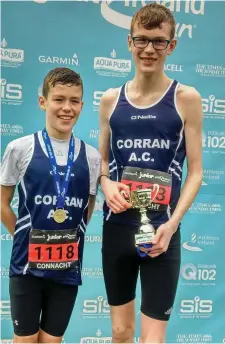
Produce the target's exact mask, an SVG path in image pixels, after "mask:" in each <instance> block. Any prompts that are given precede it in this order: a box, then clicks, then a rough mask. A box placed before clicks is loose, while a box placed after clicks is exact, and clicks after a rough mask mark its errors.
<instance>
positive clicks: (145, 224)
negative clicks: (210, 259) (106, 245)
mask: <svg viewBox="0 0 225 344" xmlns="http://www.w3.org/2000/svg"><path fill="white" fill-rule="evenodd" d="M158 192H159V185H158V184H154V185H153V189H141V190H135V191H131V192H130V193H129V196H128V199H127V198H126V201H127V202H128V203H130V204H131V205H132V207H133V208H135V209H139V212H140V215H141V220H140V222H141V226H140V227H139V230H138V234H135V246H136V247H137V248H138V253H139V255H140V256H142V257H144V256H147V253H146V252H144V251H142V249H143V248H144V249H148V248H151V247H152V244H151V242H152V239H153V237H154V235H155V229H154V227H153V225H152V224H151V223H150V222H151V221H150V219H149V218H148V217H147V209H148V207H150V206H151V203H152V202H153V201H154V199H155V198H156V196H157V194H158ZM153 193H154V197H153ZM122 194H124V192H123V191H122Z"/></svg>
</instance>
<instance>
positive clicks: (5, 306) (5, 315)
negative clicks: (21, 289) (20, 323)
mask: <svg viewBox="0 0 225 344" xmlns="http://www.w3.org/2000/svg"><path fill="white" fill-rule="evenodd" d="M0 317H1V320H11V307H10V301H9V300H0Z"/></svg>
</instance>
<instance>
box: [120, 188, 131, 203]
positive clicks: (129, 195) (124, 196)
mask: <svg viewBox="0 0 225 344" xmlns="http://www.w3.org/2000/svg"><path fill="white" fill-rule="evenodd" d="M120 194H121V196H123V198H124V199H125V201H127V203H130V204H131V205H132V201H131V194H130V193H129V194H128V196H127V194H126V192H125V191H124V190H122V191H120Z"/></svg>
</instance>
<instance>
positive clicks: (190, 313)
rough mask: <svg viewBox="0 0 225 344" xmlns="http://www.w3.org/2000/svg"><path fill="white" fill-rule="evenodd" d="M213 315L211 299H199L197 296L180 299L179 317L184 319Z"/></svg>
mask: <svg viewBox="0 0 225 344" xmlns="http://www.w3.org/2000/svg"><path fill="white" fill-rule="evenodd" d="M212 315H213V301H212V300H201V299H200V297H199V296H195V298H194V299H190V300H181V303H180V313H179V316H180V318H183V319H184V318H186V319H194V318H196V319H200V318H202V319H209V318H211V316H212Z"/></svg>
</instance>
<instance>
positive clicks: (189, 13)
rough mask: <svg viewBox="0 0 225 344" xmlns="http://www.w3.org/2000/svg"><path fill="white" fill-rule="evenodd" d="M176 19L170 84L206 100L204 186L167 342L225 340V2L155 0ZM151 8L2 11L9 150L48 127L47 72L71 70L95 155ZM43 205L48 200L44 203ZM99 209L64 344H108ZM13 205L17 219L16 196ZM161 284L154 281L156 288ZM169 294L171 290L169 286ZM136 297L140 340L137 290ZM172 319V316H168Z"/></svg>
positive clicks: (5, 238)
mask: <svg viewBox="0 0 225 344" xmlns="http://www.w3.org/2000/svg"><path fill="white" fill-rule="evenodd" d="M157 2H158V3H161V4H165V5H166V6H167V7H169V8H170V9H171V11H172V12H173V13H174V15H175V17H176V21H177V25H176V37H177V39H178V45H177V48H176V51H175V52H174V53H173V54H172V56H170V57H169V58H168V60H167V63H166V65H165V70H166V72H167V74H168V76H169V77H171V78H173V79H177V80H179V81H180V82H181V83H184V84H188V85H192V86H194V87H196V88H197V90H198V91H199V92H200V93H201V95H202V102H203V111H204V128H203V140H202V147H203V164H204V179H203V183H202V187H201V190H200V193H199V194H198V197H197V198H196V200H195V202H194V203H193V205H192V206H191V208H190V210H189V212H188V214H187V215H186V217H185V219H184V221H183V225H182V230H181V231H182V264H181V271H180V280H179V287H178V292H177V296H176V302H175V305H174V309H173V312H172V318H171V321H170V323H169V326H168V334H167V341H168V342H173V343H190V342H198V343H201V342H204V343H216V342H217V343H224V342H225V329H224V324H225V315H224V309H225V292H224V290H225V250H224V242H225V230H224V223H225V88H224V83H225V60H224V56H225V45H224V39H223V38H224V36H223V32H224V13H225V2H222V1H220V2H219V1H218V2H217V1H211V2H208V1H204V0H201V1H194V0H186V1H175V2H173V1H157ZM146 3H150V2H149V1H136V0H124V1H112V0H111V1H104V2H102V1H99V0H92V1H90V0H89V1H87V0H86V1H68V2H64V1H54V2H53V1H44V0H40V1H25V2H22V1H21V2H20V1H18V2H10V1H9V2H3V3H2V12H3V16H2V38H1V62H2V73H1V100H2V124H1V134H2V152H3V151H4V150H5V147H6V145H7V144H8V143H9V142H10V141H11V140H13V139H17V138H19V137H21V136H23V135H28V134H31V133H33V132H35V131H37V130H40V129H42V128H43V127H44V123H45V114H44V112H42V111H41V110H40V109H39V106H38V94H39V93H40V88H41V84H42V81H43V78H44V76H45V75H46V73H47V72H48V71H49V70H50V69H52V68H55V67H60V66H62V67H69V68H72V69H74V70H75V71H77V72H79V73H80V74H81V76H82V78H83V80H84V102H85V105H84V108H83V112H82V115H81V117H80V119H79V122H78V124H77V125H76V128H75V130H74V132H75V134H76V135H77V136H78V137H80V138H82V139H83V140H85V141H86V142H87V143H89V144H91V145H94V146H96V147H97V144H98V143H97V142H98V141H97V140H98V136H99V121H98V107H99V101H100V98H101V96H102V94H103V92H104V91H105V90H106V89H108V88H109V87H118V86H120V85H121V84H123V83H125V82H126V81H127V80H129V79H131V78H132V77H133V75H134V65H133V63H132V62H131V55H130V53H129V52H128V49H127V35H128V32H129V31H128V29H129V26H130V21H131V17H132V15H133V14H134V13H135V12H136V11H137V10H138V9H139V8H140V7H141V6H143V5H145V4H146ZM43 201H44V200H43ZM102 204H103V195H102V194H101V193H99V194H98V196H97V203H96V206H95V211H94V214H93V218H92V220H91V223H90V225H89V226H88V229H87V233H86V240H85V241H86V246H85V251H84V266H83V286H82V287H81V288H80V292H79V295H78V298H77V302H76V306H75V310H74V312H73V315H72V318H71V321H70V325H69V327H68V329H67V331H66V333H65V336H64V339H63V342H65V343H74V342H77V343H110V341H111V327H110V315H109V306H108V304H107V300H106V294H105V289H104V284H103V277H102V266H101V241H102V231H101V227H102ZM12 207H13V209H14V210H15V212H16V211H17V208H18V195H17V194H15V196H14V198H13V201H12ZM1 244H2V260H1V278H2V283H1V304H0V305H1V308H0V312H1V330H2V331H1V332H2V336H1V338H2V341H5V342H9V341H10V340H11V339H12V336H13V330H12V325H11V320H10V302H9V293H8V282H9V277H8V271H9V270H8V268H9V259H10V254H11V247H12V237H11V236H10V234H8V232H7V231H6V229H5V228H4V226H2V228H1ZM152 282H153V283H154V281H152ZM166 287H167V286H166V285H165V288H166ZM137 289H138V291H137V298H136V315H137V330H136V333H135V342H138V340H139V335H140V330H139V328H140V311H139V309H140V286H139V284H138V288H137ZM165 312H171V309H169V310H165Z"/></svg>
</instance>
